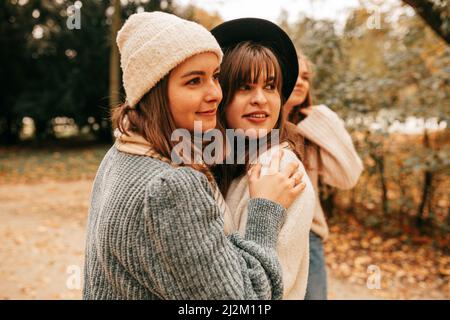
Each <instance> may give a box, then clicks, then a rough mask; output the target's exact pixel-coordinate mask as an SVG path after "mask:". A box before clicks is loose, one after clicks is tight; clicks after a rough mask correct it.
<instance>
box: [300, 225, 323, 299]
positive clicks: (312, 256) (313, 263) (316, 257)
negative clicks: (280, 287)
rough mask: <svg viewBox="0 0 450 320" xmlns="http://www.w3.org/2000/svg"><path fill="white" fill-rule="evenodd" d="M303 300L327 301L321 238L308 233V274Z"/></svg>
mask: <svg viewBox="0 0 450 320" xmlns="http://www.w3.org/2000/svg"><path fill="white" fill-rule="evenodd" d="M305 300H327V270H326V264H325V256H324V252H323V242H322V238H321V237H319V236H318V235H316V234H315V233H314V232H312V231H310V233H309V273H308V284H307V287H306V295H305Z"/></svg>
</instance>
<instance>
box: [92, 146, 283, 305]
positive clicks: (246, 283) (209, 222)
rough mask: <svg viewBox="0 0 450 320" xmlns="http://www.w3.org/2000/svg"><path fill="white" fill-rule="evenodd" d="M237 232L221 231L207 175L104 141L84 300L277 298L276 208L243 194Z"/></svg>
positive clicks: (280, 286)
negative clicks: (244, 211) (243, 213)
mask: <svg viewBox="0 0 450 320" xmlns="http://www.w3.org/2000/svg"><path fill="white" fill-rule="evenodd" d="M248 211H249V219H248V223H247V229H246V233H245V235H246V236H245V238H241V237H240V236H239V235H238V234H232V235H230V236H228V237H227V236H225V234H224V231H223V228H224V226H223V223H224V222H223V217H222V215H221V214H220V212H219V208H218V206H217V204H216V202H215V201H214V198H213V193H212V190H211V188H210V184H209V182H208V181H207V179H206V177H205V176H204V175H203V174H201V173H200V172H198V171H195V170H193V169H191V168H186V167H183V168H173V167H172V166H170V165H168V164H166V163H164V162H162V161H159V160H156V159H153V158H150V157H146V156H137V155H130V154H126V153H122V152H119V151H117V149H116V148H115V147H112V148H111V149H110V150H109V151H108V153H107V154H106V155H105V158H104V159H103V161H102V163H101V164H100V167H99V170H98V172H97V176H96V178H95V181H94V185H93V190H92V195H91V204H90V209H89V218H88V227H87V238H86V256H85V269H84V288H83V298H84V299H280V298H281V297H282V294H283V284H282V278H281V268H280V265H279V262H278V259H277V256H276V241H277V236H278V232H279V230H280V227H281V224H282V220H283V218H284V215H285V210H284V209H283V208H282V207H281V206H280V205H278V204H276V203H274V202H271V201H268V200H264V199H251V200H250V201H249V204H248Z"/></svg>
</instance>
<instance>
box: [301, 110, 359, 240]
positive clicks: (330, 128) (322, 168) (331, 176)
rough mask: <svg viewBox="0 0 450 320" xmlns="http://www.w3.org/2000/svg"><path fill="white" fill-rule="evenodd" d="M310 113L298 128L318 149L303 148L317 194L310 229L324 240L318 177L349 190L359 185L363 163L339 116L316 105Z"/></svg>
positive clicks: (329, 183) (324, 220) (323, 222)
mask: <svg viewBox="0 0 450 320" xmlns="http://www.w3.org/2000/svg"><path fill="white" fill-rule="evenodd" d="M312 110H313V111H312V112H311V114H310V115H309V116H307V117H306V118H305V119H304V120H302V121H300V122H299V123H298V124H297V127H298V129H299V131H300V133H301V134H302V135H303V136H304V137H305V138H307V139H309V140H311V141H312V142H314V143H315V144H316V145H317V146H318V148H317V146H316V147H308V148H306V150H305V159H306V161H305V162H306V164H307V167H306V172H307V174H308V176H309V178H310V180H311V182H312V184H313V186H314V191H315V192H316V205H315V210H314V218H313V223H312V227H311V230H312V231H313V232H315V233H316V234H317V235H319V236H320V237H321V238H322V239H323V240H326V239H327V238H328V225H327V222H326V219H325V215H324V212H323V210H322V206H321V205H320V200H319V196H318V178H319V175H320V176H321V177H322V181H323V182H324V183H326V184H328V185H330V186H333V187H337V188H340V189H351V188H353V187H354V186H355V185H356V183H357V182H358V179H359V176H360V175H361V172H362V170H363V164H362V161H361V159H360V158H359V156H358V154H357V152H356V150H355V147H354V145H353V142H352V138H351V137H350V135H349V133H348V132H347V130H346V129H345V127H344V122H343V121H342V120H341V119H340V118H339V116H338V115H337V114H336V113H335V112H333V111H332V110H331V109H330V108H328V107H327V106H325V105H318V106H315V107H313V108H312Z"/></svg>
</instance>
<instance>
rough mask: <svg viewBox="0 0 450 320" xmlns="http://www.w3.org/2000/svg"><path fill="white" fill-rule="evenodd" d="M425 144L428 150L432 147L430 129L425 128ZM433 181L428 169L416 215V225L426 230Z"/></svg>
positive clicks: (421, 229)
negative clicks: (427, 210)
mask: <svg viewBox="0 0 450 320" xmlns="http://www.w3.org/2000/svg"><path fill="white" fill-rule="evenodd" d="M423 144H424V147H425V149H426V150H429V148H430V139H429V136H428V131H427V130H426V129H425V131H424V134H423ZM432 183H433V173H432V172H431V171H430V170H429V169H426V170H425V172H424V181H423V187H422V198H421V201H420V205H419V209H418V210H417V216H416V225H417V227H418V228H419V230H420V231H424V230H423V228H424V226H425V222H426V221H425V220H426V219H425V218H424V213H425V207H426V206H427V202H428V201H429V198H430V192H431V185H432Z"/></svg>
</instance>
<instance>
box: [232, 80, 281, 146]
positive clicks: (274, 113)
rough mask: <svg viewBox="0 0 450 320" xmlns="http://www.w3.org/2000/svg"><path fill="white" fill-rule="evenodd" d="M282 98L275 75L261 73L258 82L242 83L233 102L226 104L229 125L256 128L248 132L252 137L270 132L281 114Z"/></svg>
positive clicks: (238, 127) (240, 127)
mask: <svg viewBox="0 0 450 320" xmlns="http://www.w3.org/2000/svg"><path fill="white" fill-rule="evenodd" d="M280 108H281V98H280V93H279V92H278V90H277V88H276V86H275V82H274V76H273V75H271V76H269V77H267V76H266V75H264V74H261V76H260V77H259V79H258V81H257V82H256V83H247V84H244V85H242V86H241V87H240V88H239V89H238V90H237V91H236V93H235V95H234V97H233V100H232V101H231V103H230V104H229V105H228V106H226V109H225V116H226V121H227V125H228V127H229V128H232V129H243V130H244V131H246V130H248V129H254V131H253V132H252V131H249V132H247V135H248V136H249V137H250V138H259V137H263V136H264V135H266V134H268V133H269V132H270V131H271V130H272V129H273V128H274V127H275V125H276V123H277V120H278V116H279V114H280Z"/></svg>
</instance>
